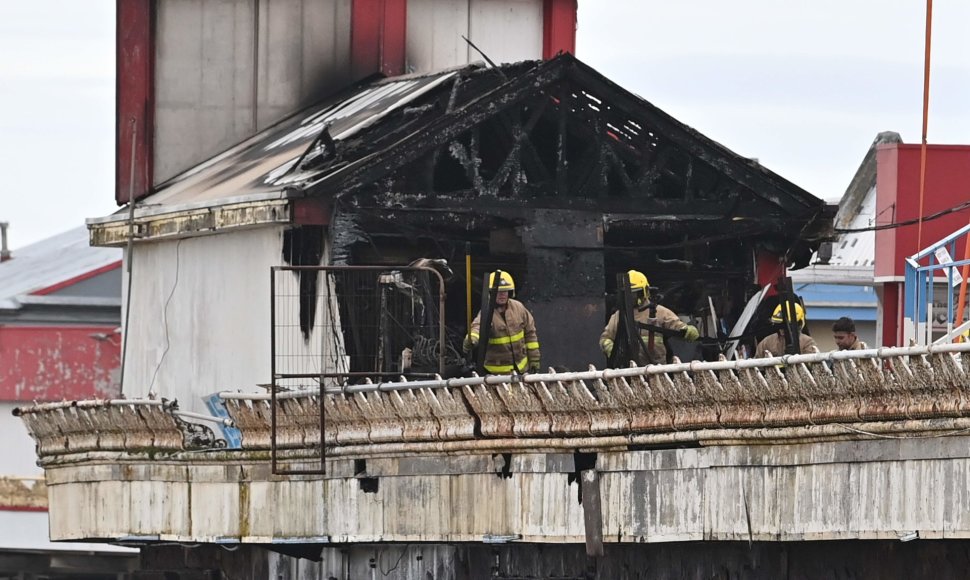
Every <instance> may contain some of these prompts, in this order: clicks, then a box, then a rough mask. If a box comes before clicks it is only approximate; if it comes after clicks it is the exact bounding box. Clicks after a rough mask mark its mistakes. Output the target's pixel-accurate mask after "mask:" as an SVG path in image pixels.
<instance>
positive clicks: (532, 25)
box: [407, 0, 542, 72]
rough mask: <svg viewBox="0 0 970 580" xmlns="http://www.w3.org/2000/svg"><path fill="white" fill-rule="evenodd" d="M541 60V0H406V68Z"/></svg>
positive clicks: (425, 68) (413, 69)
mask: <svg viewBox="0 0 970 580" xmlns="http://www.w3.org/2000/svg"><path fill="white" fill-rule="evenodd" d="M462 35H464V36H466V37H468V38H469V39H470V40H471V41H472V42H474V43H475V45H476V46H478V47H479V48H480V49H482V51H483V52H485V54H487V55H488V57H489V58H490V59H492V60H493V61H495V62H497V63H502V62H517V61H520V60H535V59H539V58H542V1H541V0H409V1H408V23H407V67H408V70H409V71H411V72H426V71H431V70H438V69H442V68H447V67H452V66H457V65H463V64H467V63H470V62H475V61H483V60H484V59H482V57H481V55H479V54H478V53H477V52H476V51H475V50H473V49H472V48H471V47H469V46H468V44H466V43H465V41H464V40H462V38H461V36H462Z"/></svg>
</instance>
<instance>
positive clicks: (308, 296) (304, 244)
mask: <svg viewBox="0 0 970 580" xmlns="http://www.w3.org/2000/svg"><path fill="white" fill-rule="evenodd" d="M323 240H324V228H323V226H298V227H295V228H290V229H288V230H286V231H285V232H283V262H285V263H286V264H289V265H290V266H319V265H320V261H321V260H322V259H323V243H324V242H323ZM294 275H295V276H297V277H298V278H299V279H300V330H301V331H302V333H303V340H304V341H309V340H310V333H311V332H312V331H313V321H314V319H315V317H316V310H317V285H318V278H319V276H318V272H315V271H306V270H299V271H294Z"/></svg>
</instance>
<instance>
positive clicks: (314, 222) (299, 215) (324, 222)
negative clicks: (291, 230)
mask: <svg viewBox="0 0 970 580" xmlns="http://www.w3.org/2000/svg"><path fill="white" fill-rule="evenodd" d="M332 215H333V207H332V204H331V203H330V201H329V200H322V199H319V198H304V199H297V200H294V201H293V222H294V223H297V224H300V225H302V226H328V225H330V218H331V216H332Z"/></svg>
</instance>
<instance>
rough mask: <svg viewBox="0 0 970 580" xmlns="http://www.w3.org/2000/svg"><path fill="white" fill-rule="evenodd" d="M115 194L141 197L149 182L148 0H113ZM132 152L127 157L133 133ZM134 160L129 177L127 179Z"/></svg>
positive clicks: (151, 45) (151, 83)
mask: <svg viewBox="0 0 970 580" xmlns="http://www.w3.org/2000/svg"><path fill="white" fill-rule="evenodd" d="M116 7H117V24H116V26H117V31H116V34H117V38H116V43H117V44H116V47H117V48H116V64H115V68H116V75H117V77H116V78H117V80H116V81H115V87H116V90H117V97H116V99H117V101H116V105H115V114H116V117H115V200H116V201H117V202H118V205H123V204H125V203H127V202H128V197H129V193H130V194H132V195H133V197H134V198H135V199H139V198H142V197H144V196H146V195H148V193H150V192H151V188H152V160H153V157H154V153H153V151H152V143H153V130H152V127H153V125H154V113H155V72H154V61H155V40H154V27H153V23H152V20H153V18H152V9H153V7H154V2H153V0H117V5H116ZM133 135H134V141H135V153H134V158H132V136H133ZM132 164H134V180H132Z"/></svg>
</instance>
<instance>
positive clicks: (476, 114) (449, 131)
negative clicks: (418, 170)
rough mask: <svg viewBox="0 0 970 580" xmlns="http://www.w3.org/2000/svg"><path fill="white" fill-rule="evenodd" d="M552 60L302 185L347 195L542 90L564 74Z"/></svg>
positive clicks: (319, 190)
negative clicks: (394, 141)
mask: <svg viewBox="0 0 970 580" xmlns="http://www.w3.org/2000/svg"><path fill="white" fill-rule="evenodd" d="M555 64H556V61H550V62H547V63H543V64H540V65H538V66H537V67H535V68H534V69H533V70H532V72H531V73H530V74H523V75H520V76H518V77H516V78H513V79H512V80H510V81H508V82H507V83H505V84H503V85H500V86H499V87H497V88H495V89H492V90H489V91H486V92H485V93H483V94H482V95H480V96H478V97H477V98H474V99H472V100H471V101H469V102H468V103H467V104H465V105H463V106H461V107H457V108H456V109H455V110H454V111H452V112H451V113H445V114H443V115H437V116H436V117H435V118H434V119H433V120H432V121H430V122H428V123H427V124H426V125H425V127H424V128H423V129H422V130H421V131H415V132H413V133H410V134H409V135H407V136H405V137H404V138H402V139H400V140H399V141H397V142H396V143H392V144H388V145H387V146H386V147H385V148H383V149H382V150H379V151H375V152H374V153H372V154H370V155H367V156H366V157H364V158H362V159H358V160H356V161H355V162H353V163H349V164H347V165H345V166H343V167H341V168H339V169H337V170H336V171H334V172H331V173H328V174H325V175H324V176H323V177H320V178H319V179H316V180H314V181H312V182H310V183H308V184H306V189H307V190H308V191H309V192H310V193H311V194H324V193H338V192H340V193H347V192H350V191H353V190H354V189H356V188H357V187H359V186H361V185H363V184H366V183H371V182H373V181H376V180H378V179H380V178H382V177H383V176H385V175H387V174H388V173H390V172H391V171H393V170H395V169H397V168H399V167H401V166H403V165H404V164H407V163H410V162H411V161H414V160H415V159H416V158H417V157H419V156H421V155H423V154H424V153H426V152H428V151H430V150H431V149H434V148H435V147H440V146H441V145H444V144H446V143H449V142H450V141H452V140H453V139H455V138H456V137H458V136H459V135H461V134H463V133H465V132H466V131H468V130H469V129H471V128H472V127H474V126H476V125H478V124H480V123H482V122H483V121H485V120H487V119H489V118H491V117H492V116H493V115H495V114H497V113H499V112H501V111H503V110H505V109H507V108H509V107H512V106H514V105H516V104H518V103H520V102H522V101H524V100H526V99H528V98H529V97H531V96H533V95H535V94H537V93H539V92H542V90H543V87H545V86H548V85H549V84H552V83H554V82H556V81H558V80H559V79H560V78H561V77H562V75H563V74H564V70H563V68H562V67H561V66H556V65H555Z"/></svg>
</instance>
